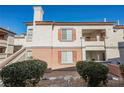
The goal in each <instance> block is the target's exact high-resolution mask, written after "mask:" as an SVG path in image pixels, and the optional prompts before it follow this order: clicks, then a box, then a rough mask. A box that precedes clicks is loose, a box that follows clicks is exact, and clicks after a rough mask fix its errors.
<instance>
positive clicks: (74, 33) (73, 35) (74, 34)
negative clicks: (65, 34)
mask: <svg viewBox="0 0 124 93" xmlns="http://www.w3.org/2000/svg"><path fill="white" fill-rule="evenodd" d="M72 40H73V41H74V40H76V30H75V29H73V30H72Z"/></svg>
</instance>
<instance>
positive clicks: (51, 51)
mask: <svg viewBox="0 0 124 93" xmlns="http://www.w3.org/2000/svg"><path fill="white" fill-rule="evenodd" d="M53 31H54V22H53V23H52V31H51V68H52V66H53V60H54V59H53V57H54V55H53Z"/></svg>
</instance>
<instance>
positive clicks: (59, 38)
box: [58, 29, 62, 41]
mask: <svg viewBox="0 0 124 93" xmlns="http://www.w3.org/2000/svg"><path fill="white" fill-rule="evenodd" d="M58 40H59V41H61V40H62V30H61V29H59V30H58Z"/></svg>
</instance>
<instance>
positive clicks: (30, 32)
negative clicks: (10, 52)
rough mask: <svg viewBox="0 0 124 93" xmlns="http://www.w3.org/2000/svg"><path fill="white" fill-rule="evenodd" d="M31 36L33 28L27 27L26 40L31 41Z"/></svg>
mask: <svg viewBox="0 0 124 93" xmlns="http://www.w3.org/2000/svg"><path fill="white" fill-rule="evenodd" d="M29 37H30V38H29ZM32 38H33V29H28V32H27V42H32Z"/></svg>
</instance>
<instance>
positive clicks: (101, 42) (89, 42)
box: [85, 41, 104, 47]
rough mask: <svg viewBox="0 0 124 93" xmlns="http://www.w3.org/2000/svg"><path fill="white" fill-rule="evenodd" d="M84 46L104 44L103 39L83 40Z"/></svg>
mask: <svg viewBox="0 0 124 93" xmlns="http://www.w3.org/2000/svg"><path fill="white" fill-rule="evenodd" d="M85 46H91V47H92V46H96V47H97V46H104V41H85Z"/></svg>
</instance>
